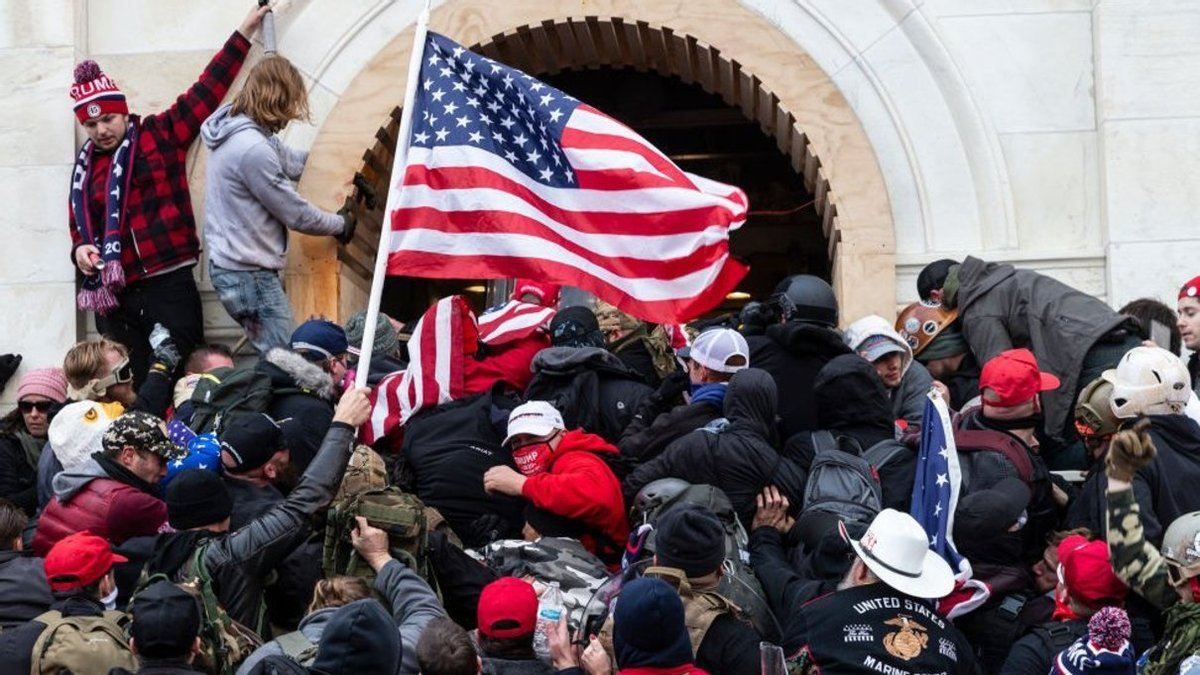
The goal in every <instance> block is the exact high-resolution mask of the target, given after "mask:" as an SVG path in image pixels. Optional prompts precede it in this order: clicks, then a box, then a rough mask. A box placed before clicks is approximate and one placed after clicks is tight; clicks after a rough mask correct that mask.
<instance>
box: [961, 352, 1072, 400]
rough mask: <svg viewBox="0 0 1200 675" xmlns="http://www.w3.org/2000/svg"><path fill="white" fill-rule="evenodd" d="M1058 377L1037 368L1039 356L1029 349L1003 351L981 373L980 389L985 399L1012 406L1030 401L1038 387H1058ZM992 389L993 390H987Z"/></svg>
mask: <svg viewBox="0 0 1200 675" xmlns="http://www.w3.org/2000/svg"><path fill="white" fill-rule="evenodd" d="M1058 385H1059V381H1058V378H1057V377H1055V376H1053V375H1051V374H1050V373H1043V372H1042V371H1041V370H1039V369H1038V362H1037V358H1036V357H1035V356H1034V355H1033V352H1031V351H1029V350H1028V349H1009V350H1006V351H1003V352H1000V353H999V354H997V355H996V356H995V358H993V359H992V360H991V361H988V362H987V363H985V364H984V366H983V370H982V371H981V372H980V373H979V393H980V394H983V400H984V402H986V403H988V404H989V405H994V406H998V407H1001V408H1011V407H1013V406H1016V405H1020V404H1022V403H1025V402H1026V401H1030V400H1032V399H1033V397H1035V396H1037V394H1038V392H1039V391H1049V390H1051V389H1058ZM988 389H990V390H991V392H987V393H985V390H988Z"/></svg>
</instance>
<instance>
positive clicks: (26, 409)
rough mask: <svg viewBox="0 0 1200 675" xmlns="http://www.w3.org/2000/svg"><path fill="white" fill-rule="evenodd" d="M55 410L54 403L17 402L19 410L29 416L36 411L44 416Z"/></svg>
mask: <svg viewBox="0 0 1200 675" xmlns="http://www.w3.org/2000/svg"><path fill="white" fill-rule="evenodd" d="M53 408H54V401H17V410H20V411H21V412H22V413H25V414H26V415H28V414H29V413H31V412H33V411H34V410H36V411H38V412H40V413H42V414H43V415H44V414H46V413H48V412H50V410H51V409H53Z"/></svg>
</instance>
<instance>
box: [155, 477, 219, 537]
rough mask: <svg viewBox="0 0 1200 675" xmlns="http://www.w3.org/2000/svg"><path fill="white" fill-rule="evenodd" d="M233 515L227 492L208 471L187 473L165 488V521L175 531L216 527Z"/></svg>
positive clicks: (217, 478)
mask: <svg viewBox="0 0 1200 675" xmlns="http://www.w3.org/2000/svg"><path fill="white" fill-rule="evenodd" d="M232 512H233V498H232V497H230V496H229V488H227V487H225V481H223V480H221V477H220V476H218V475H217V474H215V473H213V472H211V471H205V470H204V469H188V470H187V471H184V472H183V473H181V474H179V475H177V476H175V478H174V479H173V480H172V481H171V484H170V485H168V486H167V519H168V520H169V521H170V522H171V527H173V528H175V529H176V530H190V529H192V528H194V527H204V526H205V525H215V524H217V523H219V522H221V521H222V520H225V519H226V518H228V517H229V514H230V513H232Z"/></svg>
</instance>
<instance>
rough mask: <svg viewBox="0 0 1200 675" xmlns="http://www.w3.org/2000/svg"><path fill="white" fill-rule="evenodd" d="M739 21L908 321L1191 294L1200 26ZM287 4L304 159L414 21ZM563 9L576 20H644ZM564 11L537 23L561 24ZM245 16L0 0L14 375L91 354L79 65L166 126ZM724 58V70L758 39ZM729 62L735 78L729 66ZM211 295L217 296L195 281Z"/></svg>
mask: <svg viewBox="0 0 1200 675" xmlns="http://www.w3.org/2000/svg"><path fill="white" fill-rule="evenodd" d="M461 1H462V2H465V0H461ZM458 2H460V0H447V2H441V3H436V4H437V6H438V7H441V8H443V9H444V8H447V7H453V6H454V5H455V4H456V3H458ZM715 2H716V0H714V1H713V2H707V3H705V4H706V6H712V5H714V4H715ZM729 2H739V3H740V10H739V11H741V10H749V11H751V12H753V13H755V14H756V15H758V16H759V17H761V18H762V19H763V20H765V21H766V22H769V23H770V24H772V25H773V26H775V27H776V28H777V29H778V31H779V32H781V33H782V34H783V35H786V36H787V38H788V39H789V40H790V41H791V43H792V44H793V45H794V47H795V49H796V50H797V53H801V54H802V56H803V58H805V59H810V60H811V62H812V63H814V64H815V65H816V66H817V67H819V68H820V69H821V70H822V71H824V73H826V74H827V75H828V77H829V78H830V79H831V80H832V82H833V83H834V84H836V87H837V89H838V92H839V94H840V97H842V98H844V102H845V103H846V104H848V105H849V106H850V108H851V109H852V110H853V113H854V115H855V116H856V117H857V121H858V123H859V125H861V128H862V131H863V132H864V133H865V134H866V137H867V138H868V139H869V141H870V146H871V147H872V149H873V151H874V155H875V161H876V163H877V165H878V171H879V173H880V174H881V175H882V179H883V183H884V186H885V188H884V189H885V190H886V196H887V201H888V204H889V210H890V218H891V221H892V227H893V230H894V251H890V252H889V253H888V254H889V255H891V254H893V253H894V255H895V260H896V267H895V275H896V276H895V281H896V284H895V288H896V297H895V300H896V301H897V302H903V301H906V300H908V299H910V298H911V297H912V296H913V294H914V288H913V283H912V279H913V277H914V276H915V274H916V272H917V271H919V269H920V267H921V266H922V265H923V264H924V263H926V262H928V261H929V260H932V259H935V258H939V257H944V256H961V255H965V254H977V255H981V256H983V257H986V258H991V259H1003V260H1009V261H1013V262H1015V263H1017V264H1020V265H1028V266H1031V267H1036V268H1038V269H1041V270H1046V271H1048V272H1050V273H1052V274H1054V275H1056V276H1059V277H1061V278H1064V279H1066V280H1068V281H1069V282H1071V283H1073V284H1075V285H1077V286H1079V287H1080V288H1083V289H1084V290H1087V291H1089V292H1092V293H1096V294H1099V295H1102V296H1105V297H1107V298H1109V299H1110V300H1111V301H1113V302H1115V303H1121V302H1124V301H1126V300H1129V299H1131V298H1134V297H1139V296H1142V295H1150V296H1153V297H1159V298H1161V299H1164V300H1167V301H1170V300H1171V298H1173V296H1174V289H1175V288H1176V287H1177V286H1178V285H1179V284H1180V283H1181V282H1182V281H1183V280H1185V279H1187V278H1190V277H1191V276H1193V275H1194V274H1196V273H1197V272H1200V266H1193V265H1191V264H1190V263H1189V261H1190V260H1192V259H1194V258H1196V257H1197V254H1200V235H1198V234H1197V230H1196V228H1195V227H1194V226H1193V224H1192V219H1193V214H1194V213H1195V212H1196V211H1197V207H1200V189H1197V188H1200V185H1198V183H1200V177H1198V176H1200V159H1197V157H1200V140H1197V139H1200V86H1198V85H1200V82H1198V80H1200V74H1198V73H1200V48H1197V47H1196V45H1195V40H1194V36H1195V35H1196V34H1197V32H1198V31H1200V5H1197V3H1194V2H1191V1H1190V0H1140V1H1138V0H1101V1H1096V0H854V1H853V2H846V1H845V0H729ZM246 4H249V3H246ZM286 4H287V6H286V7H284V8H282V10H281V12H280V13H279V18H278V24H279V34H280V46H281V50H282V52H283V53H284V54H285V55H287V56H289V57H290V58H292V59H293V60H294V61H295V62H296V64H297V66H298V67H300V68H301V70H302V71H303V72H305V73H306V75H307V77H308V78H309V83H310V86H311V88H312V103H313V120H312V123H311V124H306V125H293V127H291V128H289V129H288V130H287V131H286V133H285V138H286V140H287V141H288V142H289V143H292V144H294V145H297V146H300V147H310V146H312V145H313V144H314V142H317V141H318V140H319V139H321V138H323V137H328V136H329V135H331V134H333V135H336V133H337V130H336V129H334V128H332V127H330V126H329V125H327V124H326V123H327V121H328V120H329V118H330V113H331V111H333V110H335V108H337V107H338V105H339V104H342V103H348V104H350V105H353V103H354V102H353V101H346V100H344V99H343V97H344V95H345V93H346V92H347V91H348V89H349V88H350V85H351V83H353V82H354V81H355V79H356V78H358V77H359V76H360V75H361V72H362V69H363V68H364V67H365V66H366V64H367V63H368V62H370V61H371V60H372V58H373V57H374V56H375V55H377V54H378V53H380V52H381V51H382V50H384V49H385V47H387V46H388V45H389V44H391V43H392V42H393V41H394V40H395V39H396V37H397V36H398V35H399V34H400V33H401V32H402V31H403V30H404V29H405V28H406V27H408V26H410V25H411V23H412V21H413V19H414V18H415V16H416V13H417V11H418V9H419V4H420V3H419V2H418V1H417V0H395V1H382V2H381V1H378V0H293V1H291V2H289V3H286ZM560 4H561V3H558V2H550V1H547V2H546V3H545V6H547V7H551V8H557V7H558V6H559V5H560ZM568 4H569V6H570V8H571V9H570V10H569V11H568V13H569V14H570V15H572V16H583V15H588V14H603V13H604V11H605V10H608V9H611V8H612V7H622V8H632V9H630V10H629V11H630V12H631V13H633V14H636V13H637V12H638V9H639V8H640V7H648V6H651V3H644V4H642V5H638V4H637V3H621V2H616V1H615V0H614V1H612V2H610V1H601V0H573V1H572V2H570V3H568ZM676 4H677V3H658V2H655V3H652V6H653V7H655V8H656V9H655V11H656V12H657V13H658V14H660V15H661V14H667V13H670V12H671V11H675V12H683V13H686V12H687V11H689V9H690V7H691V6H694V3H678V7H676V6H675V5H676ZM562 6H563V7H566V6H567V5H562ZM672 8H674V9H672ZM35 10H36V11H35ZM554 11H555V15H554V16H550V15H547V16H545V17H544V18H547V19H550V18H563V16H565V14H564V15H560V14H562V12H559V11H558V10H557V9H555V10H554ZM563 11H567V10H563ZM244 12H245V7H244V6H243V5H242V3H239V2H219V3H198V2H185V1H184V0H158V1H156V2H150V1H148V0H74V1H72V0H42V1H40V2H37V3H33V2H29V1H28V0H0V81H2V82H3V83H4V84H5V85H6V86H5V87H4V88H5V91H6V92H8V95H9V101H10V104H12V107H11V108H10V111H13V112H17V113H18V114H10V115H8V116H6V117H5V120H4V121H3V122H0V198H2V199H3V200H4V203H5V204H6V206H7V208H5V209H3V210H2V211H0V236H2V237H4V238H5V241H6V242H8V243H9V245H8V246H6V247H5V249H4V251H5V255H4V258H3V259H4V262H3V263H2V264H0V313H2V315H3V316H4V317H5V321H4V323H3V325H4V328H3V330H0V337H2V338H3V339H0V352H5V351H20V352H22V353H24V354H25V355H26V363H27V364H28V365H29V366H43V365H50V364H53V363H56V362H58V360H59V359H60V358H61V355H62V353H63V352H64V351H65V349H66V348H67V347H68V346H69V345H70V344H71V342H73V341H74V340H75V339H76V337H77V336H79V335H82V334H84V333H86V330H87V328H86V325H82V324H81V323H80V321H79V319H78V317H77V315H76V313H75V311H74V309H73V302H72V297H73V292H74V291H73V275H72V271H71V268H70V267H69V266H68V263H67V255H68V250H69V240H68V238H67V233H66V228H65V203H66V193H67V184H68V179H69V173H70V166H71V162H72V160H73V153H74V148H75V147H76V143H77V142H78V140H79V138H78V133H77V131H76V129H75V123H74V120H73V118H72V116H71V112H70V105H69V99H68V97H67V94H66V91H67V88H68V87H69V84H70V72H71V67H72V65H73V63H74V62H75V61H76V60H77V59H79V58H83V57H85V56H91V57H92V58H96V59H97V60H98V61H99V62H100V63H101V65H102V66H103V67H104V69H105V70H106V71H107V72H108V73H110V74H111V75H112V76H113V77H114V78H116V80H117V81H118V82H119V83H120V84H121V86H122V87H123V88H124V89H125V91H126V92H127V93H128V94H129V96H130V99H131V107H132V108H134V109H135V110H138V111H155V110H159V109H161V108H162V107H164V106H166V105H168V104H169V103H170V101H171V100H172V99H173V98H174V96H175V95H177V94H178V92H180V91H181V90H182V89H183V88H184V87H186V86H187V85H188V84H189V83H190V82H191V81H192V80H193V79H194V78H195V76H196V75H197V74H198V73H199V71H200V69H201V68H202V67H203V65H204V63H205V62H206V61H207V59H208V58H209V57H210V55H211V54H212V53H213V51H214V50H215V49H216V48H217V47H218V46H219V45H220V44H221V42H222V41H223V40H224V39H225V38H226V37H227V36H228V34H229V32H230V31H232V30H233V28H234V27H235V26H236V25H237V23H238V21H239V20H240V18H241V17H242V16H243V15H244ZM466 16H467V19H466V20H468V23H469V22H470V21H475V25H476V26H477V27H482V26H487V25H489V23H488V21H487V20H486V17H482V16H480V17H476V18H475V19H472V18H471V17H470V15H469V14H468V15H466ZM630 18H634V19H636V18H640V17H638V16H636V15H634V16H631V17H630ZM712 18H713V19H714V21H715V22H716V23H718V24H719V23H720V17H712ZM435 28H437V26H435ZM441 29H442V30H447V28H446V27H441ZM462 30H463V31H464V32H471V30H472V27H471V25H466V26H465V27H464V28H463V29H462ZM731 30H732V29H731ZM713 35H715V37H711V38H710V39H709V41H710V42H712V43H713V44H714V46H716V47H718V48H723V47H724V45H723V44H722V43H723V42H729V43H731V44H732V43H737V42H741V41H743V40H744V39H745V36H736V37H737V38H738V39H734V36H729V37H728V38H724V39H723V38H722V37H721V36H720V34H719V32H715V33H714V34H713ZM452 36H453V35H452ZM257 54H258V51H257V50H256V51H255V52H254V54H253V55H252V58H256V57H257ZM727 56H730V57H732V58H738V54H737V53H734V51H732V50H731V51H729V53H727ZM396 99H397V102H398V100H399V83H397V93H396ZM382 121H383V120H382V119H381V120H380V122H382ZM323 135H324V136H323ZM341 140H342V141H344V142H347V143H355V142H359V141H358V139H355V138H345V139H341ZM370 140H371V139H369V138H362V139H361V146H362V147H363V148H365V147H366V146H367V145H368V143H369V142H370ZM203 155H204V153H203V152H197V151H196V150H193V154H192V157H191V162H192V168H191V175H192V177H193V194H194V199H195V204H196V206H197V210H198V215H199V214H201V213H202V210H203V204H202V196H203V190H202V186H201V182H202V177H203ZM828 168H829V169H830V170H831V171H832V172H834V173H835V174H836V172H837V169H836V167H828ZM853 180H854V179H853V176H847V175H844V174H843V175H839V176H837V180H833V179H832V178H831V183H832V190H833V191H834V192H835V193H836V192H838V191H842V190H847V191H848V190H852V189H853V185H848V184H849V183H853ZM305 190H306V194H308V196H309V197H310V198H313V199H314V200H316V201H318V202H321V203H329V204H332V203H336V202H337V201H339V197H340V196H341V195H343V194H344V193H345V190H346V186H345V185H343V184H331V183H329V182H328V181H326V182H323V184H321V185H319V186H316V185H309V186H307V187H305ZM198 278H199V279H200V281H201V284H202V287H207V282H206V280H205V279H204V274H203V271H202V270H198ZM296 290H299V289H296ZM205 297H206V318H207V321H208V324H209V327H210V329H211V332H212V333H213V335H214V336H216V337H219V338H224V339H232V338H233V337H235V336H236V334H237V331H236V327H234V326H232V325H231V324H230V322H229V319H228V317H226V316H225V314H224V312H223V311H222V310H221V308H220V307H219V305H217V304H215V303H214V302H213V301H212V298H211V293H206V296H205ZM848 318H852V317H848ZM14 389H15V387H10V388H9V396H10V397H11V395H12V392H13V391H14Z"/></svg>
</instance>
